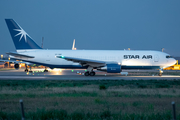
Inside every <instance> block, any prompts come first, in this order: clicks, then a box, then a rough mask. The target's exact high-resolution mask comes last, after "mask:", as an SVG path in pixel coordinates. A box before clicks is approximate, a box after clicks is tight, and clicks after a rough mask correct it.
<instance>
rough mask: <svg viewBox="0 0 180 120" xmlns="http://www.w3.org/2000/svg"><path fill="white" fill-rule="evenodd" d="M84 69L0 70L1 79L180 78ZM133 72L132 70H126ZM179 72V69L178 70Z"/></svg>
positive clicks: (176, 78) (178, 77) (178, 78)
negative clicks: (91, 73) (109, 72)
mask: <svg viewBox="0 0 180 120" xmlns="http://www.w3.org/2000/svg"><path fill="white" fill-rule="evenodd" d="M84 72H85V71H84V70H62V69H55V70H49V72H46V73H44V72H43V69H33V73H29V72H28V73H26V72H24V69H19V70H6V69H3V70H0V80H180V76H178V75H162V76H161V77H160V76H155V75H151V76H139V75H137V76H135V75H131V76H129V75H127V76H126V75H121V74H107V73H105V72H97V71H96V75H95V76H84V75H83V73H84ZM126 72H132V71H131V70H130V71H124V73H126ZM133 72H137V73H145V72H157V71H133ZM178 72H179V71H178Z"/></svg>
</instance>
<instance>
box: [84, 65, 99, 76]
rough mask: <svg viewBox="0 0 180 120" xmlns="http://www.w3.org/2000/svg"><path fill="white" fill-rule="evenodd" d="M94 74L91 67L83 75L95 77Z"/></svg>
mask: <svg viewBox="0 0 180 120" xmlns="http://www.w3.org/2000/svg"><path fill="white" fill-rule="evenodd" d="M95 74H96V73H95V72H94V71H93V67H91V66H89V67H88V69H87V72H85V73H84V75H85V76H89V75H90V76H95Z"/></svg>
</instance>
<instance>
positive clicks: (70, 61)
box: [5, 19, 176, 76]
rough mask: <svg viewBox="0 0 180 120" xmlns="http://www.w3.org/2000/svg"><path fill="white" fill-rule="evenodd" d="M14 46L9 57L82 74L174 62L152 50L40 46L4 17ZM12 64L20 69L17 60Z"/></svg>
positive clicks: (166, 65)
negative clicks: (76, 70)
mask: <svg viewBox="0 0 180 120" xmlns="http://www.w3.org/2000/svg"><path fill="white" fill-rule="evenodd" d="M5 21H6V24H7V26H8V29H9V32H10V34H11V37H12V40H13V42H14V45H15V47H16V52H8V53H7V54H8V55H10V57H11V58H15V59H17V60H22V61H24V62H29V63H33V64H38V65H43V66H46V67H49V68H51V69H54V68H65V69H86V72H85V73H84V75H85V76H94V75H95V74H96V73H95V72H94V70H95V69H96V70H99V71H105V72H107V73H121V71H122V70H123V69H158V70H159V76H162V73H163V68H167V67H169V66H172V65H174V64H175V63H176V60H175V59H174V58H173V57H172V56H170V55H169V54H167V53H164V52H160V51H154V50H153V51H152V50H62V49H60V50H54V49H52V50H50V49H42V48H41V47H40V46H38V45H37V44H36V43H35V42H34V40H33V39H32V38H31V37H30V36H29V35H28V34H27V33H26V32H25V31H24V30H23V29H22V28H21V26H20V25H19V24H18V23H16V22H15V21H14V20H13V19H5ZM14 67H15V68H16V69H18V68H19V63H18V62H17V63H15V65H14Z"/></svg>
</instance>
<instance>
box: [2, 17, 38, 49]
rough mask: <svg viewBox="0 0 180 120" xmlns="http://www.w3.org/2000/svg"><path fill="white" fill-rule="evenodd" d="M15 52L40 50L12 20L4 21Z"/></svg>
mask: <svg viewBox="0 0 180 120" xmlns="http://www.w3.org/2000/svg"><path fill="white" fill-rule="evenodd" d="M5 21H6V24H7V26H8V28H9V32H10V34H11V37H12V39H13V42H14V45H15V47H16V49H17V50H23V49H42V48H41V47H39V46H38V45H37V44H36V43H35V42H34V41H33V39H32V38H31V37H30V36H29V35H28V34H27V33H26V32H25V31H24V30H23V29H22V28H21V27H20V25H18V24H17V23H16V22H15V21H14V20H13V19H5Z"/></svg>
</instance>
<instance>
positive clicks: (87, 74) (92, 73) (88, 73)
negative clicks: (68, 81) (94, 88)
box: [84, 71, 96, 76]
mask: <svg viewBox="0 0 180 120" xmlns="http://www.w3.org/2000/svg"><path fill="white" fill-rule="evenodd" d="M95 74H96V73H95V72H94V71H91V72H89V71H87V72H85V73H84V75H85V76H89V75H90V76H95Z"/></svg>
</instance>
